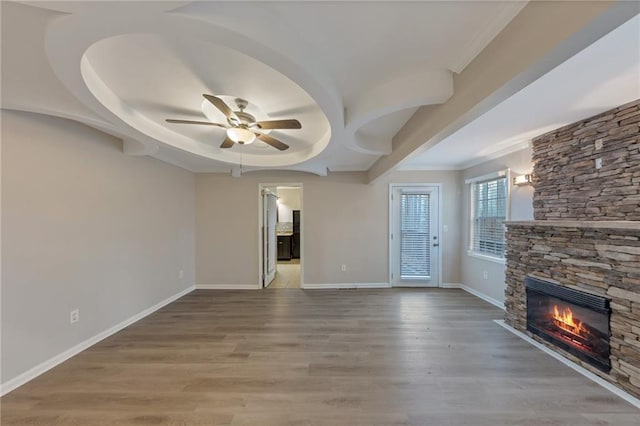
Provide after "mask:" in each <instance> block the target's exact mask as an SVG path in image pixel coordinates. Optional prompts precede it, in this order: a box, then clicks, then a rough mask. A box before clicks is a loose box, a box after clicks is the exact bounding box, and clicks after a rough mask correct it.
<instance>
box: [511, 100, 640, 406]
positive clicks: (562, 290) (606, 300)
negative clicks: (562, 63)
mask: <svg viewBox="0 0 640 426" xmlns="http://www.w3.org/2000/svg"><path fill="white" fill-rule="evenodd" d="M639 124H640V101H634V102H631V103H629V104H626V105H623V106H621V107H619V108H616V109H614V110H611V111H607V112H605V113H603V114H600V115H597V116H595V117H591V118H589V119H587V120H583V121H580V122H578V123H574V124H571V125H569V126H565V127H563V128H560V129H557V130H555V131H552V132H549V133H547V134H545V135H542V136H540V137H538V138H536V139H534V140H533V142H532V146H533V162H534V171H533V185H534V201H533V203H534V218H535V220H533V221H524V222H509V223H507V253H506V258H507V270H506V293H505V296H506V300H505V306H506V315H505V320H506V322H507V323H508V324H509V325H511V326H512V327H514V328H516V329H518V330H520V331H522V332H525V333H526V334H528V335H529V336H531V337H532V338H534V339H536V340H537V341H539V342H540V343H542V344H544V345H546V346H548V347H550V348H551V349H553V350H554V351H557V352H559V353H561V354H562V355H564V356H565V357H567V358H569V359H571V360H572V361H574V362H576V363H577V364H580V365H581V366H583V367H585V368H586V369H588V370H589V371H591V372H593V373H594V374H597V375H598V376H600V377H602V378H603V379H605V380H607V381H609V382H611V383H613V384H614V385H616V386H618V387H620V388H622V389H623V390H625V391H626V392H628V393H630V394H631V395H633V396H635V397H640V131H639ZM571 297H574V299H571ZM572 300H573V301H572ZM554 306H555V309H554ZM536 317H537V318H536Z"/></svg>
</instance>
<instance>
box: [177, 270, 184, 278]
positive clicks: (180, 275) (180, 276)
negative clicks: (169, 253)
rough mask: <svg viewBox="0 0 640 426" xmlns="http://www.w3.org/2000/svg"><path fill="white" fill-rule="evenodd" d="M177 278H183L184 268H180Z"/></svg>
mask: <svg viewBox="0 0 640 426" xmlns="http://www.w3.org/2000/svg"><path fill="white" fill-rule="evenodd" d="M178 278H180V279H182V278H184V269H180V272H178Z"/></svg>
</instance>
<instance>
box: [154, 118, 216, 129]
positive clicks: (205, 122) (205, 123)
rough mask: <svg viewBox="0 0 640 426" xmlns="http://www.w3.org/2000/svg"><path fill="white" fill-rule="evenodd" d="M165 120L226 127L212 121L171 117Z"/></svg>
mask: <svg viewBox="0 0 640 426" xmlns="http://www.w3.org/2000/svg"><path fill="white" fill-rule="evenodd" d="M165 121H166V122H167V123H176V124H202V125H204V126H216V127H223V128H226V127H227V126H224V125H222V124H218V123H212V122H210V121H193V120H175V119H173V118H167V119H166V120H165Z"/></svg>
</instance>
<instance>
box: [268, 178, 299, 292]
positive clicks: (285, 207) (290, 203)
mask: <svg viewBox="0 0 640 426" xmlns="http://www.w3.org/2000/svg"><path fill="white" fill-rule="evenodd" d="M260 200H261V203H260V227H259V229H260V230H261V238H260V241H261V244H260V248H261V253H260V259H261V262H260V265H261V268H260V274H259V276H260V279H261V285H262V287H263V288H266V287H268V288H300V287H301V286H302V252H303V250H302V248H303V244H302V239H303V232H302V184H291V183H287V184H260Z"/></svg>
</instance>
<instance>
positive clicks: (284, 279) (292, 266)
mask: <svg viewBox="0 0 640 426" xmlns="http://www.w3.org/2000/svg"><path fill="white" fill-rule="evenodd" d="M268 288H269V289H272V288H300V262H299V261H298V260H297V259H294V261H293V262H282V263H280V262H278V265H277V272H276V277H275V278H274V279H273V281H272V282H271V284H269V287H268Z"/></svg>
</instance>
